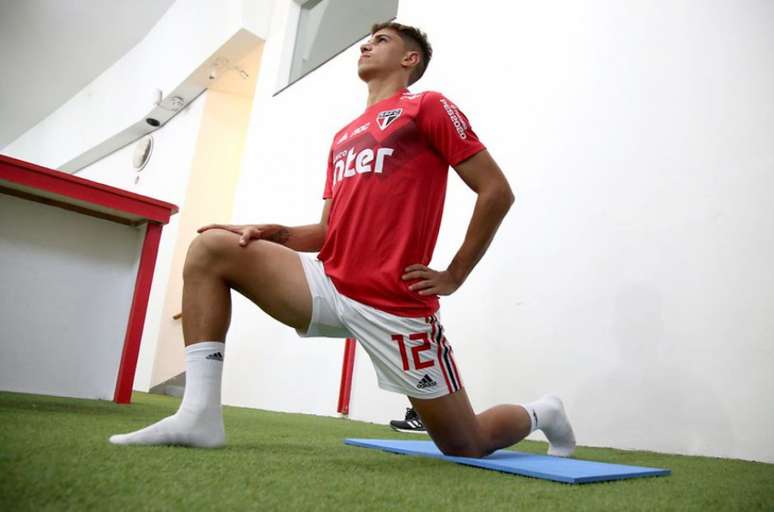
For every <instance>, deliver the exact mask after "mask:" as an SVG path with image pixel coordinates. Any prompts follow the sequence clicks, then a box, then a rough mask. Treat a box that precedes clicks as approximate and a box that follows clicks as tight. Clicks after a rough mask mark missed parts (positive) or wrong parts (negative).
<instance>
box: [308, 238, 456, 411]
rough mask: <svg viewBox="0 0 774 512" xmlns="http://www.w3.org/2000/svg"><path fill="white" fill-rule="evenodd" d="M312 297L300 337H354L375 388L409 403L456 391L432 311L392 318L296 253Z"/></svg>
mask: <svg viewBox="0 0 774 512" xmlns="http://www.w3.org/2000/svg"><path fill="white" fill-rule="evenodd" d="M299 257H300V258H301V263H302V265H303V267H304V274H305V275H306V281H307V283H308V284H309V290H310V291H311V293H312V321H311V322H310V323H309V327H308V328H307V329H306V332H302V331H300V330H296V332H298V335H299V336H301V337H304V338H306V337H316V336H321V337H325V338H355V339H356V340H357V341H358V342H359V343H360V345H361V346H362V347H363V348H364V349H365V351H366V352H367V353H368V355H369V357H370V358H371V362H372V363H373V365H374V369H376V376H377V378H378V380H379V387H380V388H382V389H385V390H387V391H394V392H396V393H402V394H404V395H408V396H411V397H415V398H438V397H441V396H445V395H448V394H449V393H453V392H455V391H457V390H459V389H460V388H461V387H462V381H461V380H460V376H459V372H458V371H457V365H456V363H455V362H454V357H453V353H452V348H451V345H449V342H448V341H446V336H445V335H444V329H443V327H442V326H441V322H440V319H439V316H438V313H437V312H436V314H435V315H433V316H429V317H419V318H407V317H403V316H397V315H392V314H390V313H386V312H384V311H381V310H379V309H376V308H373V307H371V306H367V305H365V304H363V303H360V302H357V301H355V300H352V299H350V298H349V297H346V296H344V295H342V294H340V293H339V292H338V290H336V287H335V286H334V285H333V282H332V281H331V279H330V278H329V277H328V276H327V275H325V270H324V268H323V264H322V262H321V261H320V260H318V259H317V257H316V256H314V255H312V254H308V253H299Z"/></svg>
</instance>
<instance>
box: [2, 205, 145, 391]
mask: <svg viewBox="0 0 774 512" xmlns="http://www.w3.org/2000/svg"><path fill="white" fill-rule="evenodd" d="M144 231H145V228H144V227H141V228H135V227H131V226H126V225H123V224H118V223H115V222H111V221H107V220H102V219H97V218H94V217H90V216H86V215H82V214H79V213H75V212H72V211H68V210H64V209H61V208H57V207H53V206H48V205H44V204H40V203H36V202H33V201H29V200H26V199H20V198H17V197H12V196H8V195H5V194H0V246H1V249H0V283H2V286H1V287H0V326H2V327H1V328H0V346H1V347H2V356H0V389H2V390H7V391H19V392H25V393H43V394H49V395H59V396H73V397H81V398H99V399H105V400H110V399H112V398H113V392H114V389H115V384H116V375H117V371H118V365H119V362H120V358H121V350H122V347H123V343H124V335H125V332H126V325H127V320H128V318H129V309H130V307H131V303H132V296H133V292H134V282H135V276H136V273H137V265H138V262H139V250H140V247H141V244H142V241H143V236H144Z"/></svg>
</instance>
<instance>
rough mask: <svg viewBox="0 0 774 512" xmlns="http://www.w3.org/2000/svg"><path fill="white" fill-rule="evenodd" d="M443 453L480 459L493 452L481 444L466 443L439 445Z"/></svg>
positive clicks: (450, 455)
mask: <svg viewBox="0 0 774 512" xmlns="http://www.w3.org/2000/svg"><path fill="white" fill-rule="evenodd" d="M438 448H439V449H440V450H441V453H443V454H444V455H447V456H449V457H471V458H474V459H480V458H481V457H486V456H487V455H489V454H490V453H491V452H488V451H487V450H484V449H483V448H481V447H479V446H472V445H464V446H451V445H449V446H439V447H438Z"/></svg>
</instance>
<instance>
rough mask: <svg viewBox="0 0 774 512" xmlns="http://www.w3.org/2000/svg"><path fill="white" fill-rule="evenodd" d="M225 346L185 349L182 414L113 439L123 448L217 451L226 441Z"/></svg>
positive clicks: (210, 344)
mask: <svg viewBox="0 0 774 512" xmlns="http://www.w3.org/2000/svg"><path fill="white" fill-rule="evenodd" d="M225 347H226V346H225V344H223V343H221V342H217V341H204V342H201V343H195V344H193V345H190V346H188V347H186V348H185V362H186V374H185V392H184V393H183V401H182V402H181V404H180V408H179V409H178V411H177V412H176V413H175V414H173V415H172V416H169V417H167V418H164V419H162V420H161V421H158V422H156V423H154V424H152V425H149V426H147V427H145V428H143V429H141V430H137V431H135V432H130V433H128V434H116V435H113V436H110V442H111V443H113V444H120V445H135V444H136V445H184V446H193V447H196V448H217V447H220V446H223V445H224V444H225V442H226V435H225V430H224V428H223V412H222V407H221V404H220V383H221V377H222V375H223V355H224V354H225Z"/></svg>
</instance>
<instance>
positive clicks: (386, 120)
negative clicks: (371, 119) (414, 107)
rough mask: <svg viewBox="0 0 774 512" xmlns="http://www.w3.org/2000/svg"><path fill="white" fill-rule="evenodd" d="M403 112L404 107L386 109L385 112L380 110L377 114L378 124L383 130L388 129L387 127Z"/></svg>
mask: <svg viewBox="0 0 774 512" xmlns="http://www.w3.org/2000/svg"><path fill="white" fill-rule="evenodd" d="M402 113H403V109H402V108H396V109H393V110H385V111H384V112H379V113H378V114H377V115H376V124H378V125H379V128H381V129H382V130H386V129H387V127H388V126H390V125H391V124H392V122H393V121H395V120H396V119H398V118H399V117H400V115H401V114H402Z"/></svg>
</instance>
